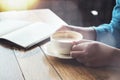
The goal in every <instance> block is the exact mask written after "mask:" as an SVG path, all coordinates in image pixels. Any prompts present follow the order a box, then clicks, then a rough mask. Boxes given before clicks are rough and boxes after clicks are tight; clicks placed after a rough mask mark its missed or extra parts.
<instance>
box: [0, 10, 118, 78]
mask: <svg viewBox="0 0 120 80" xmlns="http://www.w3.org/2000/svg"><path fill="white" fill-rule="evenodd" d="M3 19H20V20H28V21H33V22H35V21H43V22H46V23H49V24H54V25H61V24H66V23H65V22H64V21H62V20H61V19H60V18H59V17H58V16H56V15H55V14H54V13H53V12H52V11H51V10H48V9H41V10H29V11H12V12H1V13H0V20H3ZM47 41H49V39H48V40H45V41H44V42H42V43H39V44H37V45H36V46H34V47H32V48H31V49H28V50H23V49H20V48H17V47H15V46H13V45H10V44H7V43H6V42H4V41H1V42H0V80H120V68H119V67H118V68H117V67H102V68H90V67H85V66H83V65H81V64H80V63H78V62H77V61H76V60H74V59H58V58H55V57H51V56H48V55H46V54H45V52H44V50H43V48H42V47H43V46H44V44H45V43H46V42H47ZM4 43H5V44H4Z"/></svg>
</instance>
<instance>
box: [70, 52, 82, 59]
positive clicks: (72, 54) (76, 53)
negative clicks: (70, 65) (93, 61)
mask: <svg viewBox="0 0 120 80" xmlns="http://www.w3.org/2000/svg"><path fill="white" fill-rule="evenodd" d="M70 56H72V57H73V58H82V57H84V51H71V52H70Z"/></svg>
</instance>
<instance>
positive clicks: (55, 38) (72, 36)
mask: <svg viewBox="0 0 120 80" xmlns="http://www.w3.org/2000/svg"><path fill="white" fill-rule="evenodd" d="M82 38H83V36H82V34H81V33H78V32H75V31H58V32H55V33H54V34H52V35H51V36H50V43H51V47H52V48H53V51H52V52H54V53H56V54H69V53H70V50H71V48H72V46H73V44H72V43H73V41H79V40H81V39H82Z"/></svg>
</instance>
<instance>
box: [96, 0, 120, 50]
mask: <svg viewBox="0 0 120 80" xmlns="http://www.w3.org/2000/svg"><path fill="white" fill-rule="evenodd" d="M94 29H95V31H96V33H97V35H96V40H97V41H100V42H103V43H105V44H108V45H110V46H113V47H116V48H120V0H116V5H115V7H114V9H113V13H112V19H111V22H110V23H109V24H102V25H100V26H98V27H94Z"/></svg>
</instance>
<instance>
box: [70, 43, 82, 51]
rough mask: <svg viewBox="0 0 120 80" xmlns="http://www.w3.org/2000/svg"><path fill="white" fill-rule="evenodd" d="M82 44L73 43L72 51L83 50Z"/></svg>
mask: <svg viewBox="0 0 120 80" xmlns="http://www.w3.org/2000/svg"><path fill="white" fill-rule="evenodd" d="M82 50H83V48H82V45H81V44H77V45H73V46H72V48H71V51H82Z"/></svg>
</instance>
